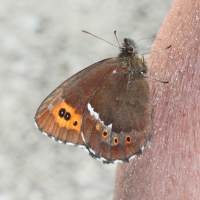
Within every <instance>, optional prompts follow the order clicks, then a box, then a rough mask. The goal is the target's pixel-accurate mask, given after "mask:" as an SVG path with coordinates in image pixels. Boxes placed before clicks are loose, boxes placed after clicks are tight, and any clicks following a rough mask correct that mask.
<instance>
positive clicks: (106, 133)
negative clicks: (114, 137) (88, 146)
mask: <svg viewBox="0 0 200 200" xmlns="http://www.w3.org/2000/svg"><path fill="white" fill-rule="evenodd" d="M102 136H103V137H104V138H106V137H108V131H107V130H103V132H102Z"/></svg>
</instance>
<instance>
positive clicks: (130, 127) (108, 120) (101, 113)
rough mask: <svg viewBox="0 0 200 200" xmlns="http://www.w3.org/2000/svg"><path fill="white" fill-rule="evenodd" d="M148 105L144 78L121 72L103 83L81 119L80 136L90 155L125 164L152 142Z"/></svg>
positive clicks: (88, 103)
mask: <svg viewBox="0 0 200 200" xmlns="http://www.w3.org/2000/svg"><path fill="white" fill-rule="evenodd" d="M151 113H152V110H151V102H150V95H149V87H148V84H147V82H146V81H145V79H144V77H142V76H141V75H133V74H129V73H128V72H127V73H124V72H122V71H121V69H120V68H118V69H117V68H116V69H114V73H113V72H112V73H110V74H108V75H107V76H106V79H102V82H101V84H100V85H99V86H98V88H96V90H95V92H94V93H93V94H92V96H91V97H90V99H89V101H88V102H87V105H86V106H85V110H84V113H83V118H82V135H83V140H84V142H85V143H86V145H87V148H88V149H89V151H90V153H91V155H92V156H93V157H96V158H99V159H100V160H102V161H103V162H105V163H112V162H125V161H129V160H130V159H132V158H133V157H134V156H135V155H138V154H140V153H141V152H142V148H143V147H144V146H145V145H146V143H147V141H149V140H150V138H151Z"/></svg>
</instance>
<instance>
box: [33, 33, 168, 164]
mask: <svg viewBox="0 0 200 200" xmlns="http://www.w3.org/2000/svg"><path fill="white" fill-rule="evenodd" d="M115 35H116V32H115ZM116 37H117V36H116ZM117 40H118V38H117ZM118 43H119V40H118ZM119 45H120V43H119ZM169 47H170V46H169ZM169 47H167V48H169ZM167 48H166V49H167ZM120 49H121V53H120V55H119V57H116V58H109V59H105V60H102V61H100V62H98V63H95V64H93V65H91V66H89V67H87V68H85V69H84V70H82V71H80V72H78V73H77V74H75V75H74V76H72V77H71V78H69V79H68V80H66V81H65V82H64V83H62V84H61V85H60V86H59V87H58V88H56V89H55V90H54V91H53V92H52V93H51V94H50V95H49V96H48V97H47V98H46V99H45V100H44V101H43V103H42V104H41V106H40V107H39V109H38V110H37V113H36V116H35V123H36V126H37V127H38V128H39V130H40V131H41V132H42V133H43V134H45V135H47V136H49V137H51V138H52V139H54V140H56V141H58V142H60V143H64V144H71V145H76V146H79V147H82V148H85V149H86V150H87V151H88V152H89V154H90V155H91V156H92V157H93V158H97V159H99V160H101V161H103V162H104V163H117V162H128V161H129V160H130V159H132V158H134V157H135V156H136V155H139V154H141V153H142V149H143V147H144V146H145V145H146V144H147V142H148V141H149V140H150V139H151V135H152V129H151V124H152V121H151V120H152V105H151V98H150V92H149V86H148V83H147V82H146V80H145V77H146V75H145V74H146V73H147V66H146V65H145V62H144V54H143V55H142V56H141V58H140V57H138V56H137V55H136V54H137V51H136V47H135V43H134V42H133V40H131V39H124V46H121V45H120ZM166 49H165V50H166ZM164 83H165V82H164Z"/></svg>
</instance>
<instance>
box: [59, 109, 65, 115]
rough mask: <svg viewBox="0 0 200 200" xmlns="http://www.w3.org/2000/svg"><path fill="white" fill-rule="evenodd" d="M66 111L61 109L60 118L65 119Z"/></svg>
mask: <svg viewBox="0 0 200 200" xmlns="http://www.w3.org/2000/svg"><path fill="white" fill-rule="evenodd" d="M65 112H66V111H65V109H64V108H61V109H60V110H59V116H60V117H64V115H65Z"/></svg>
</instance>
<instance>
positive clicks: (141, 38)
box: [135, 38, 156, 44]
mask: <svg viewBox="0 0 200 200" xmlns="http://www.w3.org/2000/svg"><path fill="white" fill-rule="evenodd" d="M144 39H145V40H146V39H149V40H155V39H156V38H141V39H139V40H138V41H137V42H136V43H138V42H139V41H141V40H144ZM136 43H135V44H136Z"/></svg>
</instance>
